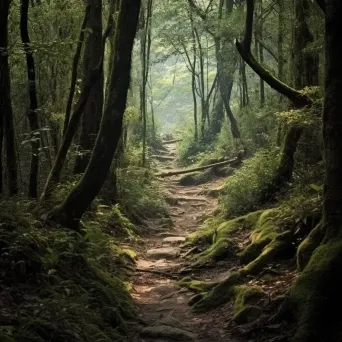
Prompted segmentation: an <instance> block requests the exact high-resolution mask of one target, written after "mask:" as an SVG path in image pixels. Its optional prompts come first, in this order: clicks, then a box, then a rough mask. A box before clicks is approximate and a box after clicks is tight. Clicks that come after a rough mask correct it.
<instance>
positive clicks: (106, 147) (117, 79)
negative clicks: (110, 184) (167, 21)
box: [49, 0, 140, 230]
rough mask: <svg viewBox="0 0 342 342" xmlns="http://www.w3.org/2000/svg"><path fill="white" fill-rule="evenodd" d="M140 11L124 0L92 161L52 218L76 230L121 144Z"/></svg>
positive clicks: (133, 1) (130, 0)
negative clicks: (107, 89) (107, 90)
mask: <svg viewBox="0 0 342 342" xmlns="http://www.w3.org/2000/svg"><path fill="white" fill-rule="evenodd" d="M139 10H140V1H139V0H121V4H120V7H119V10H118V19H117V24H116V29H115V32H116V38H115V61H114V63H113V68H112V72H111V75H110V86H109V89H110V94H111V96H108V99H107V103H106V105H105V109H104V113H103V116H102V120H101V126H100V130H99V134H98V136H97V139H96V142H95V147H94V150H93V153H92V156H91V159H90V161H89V164H88V167H87V169H86V171H85V173H84V175H83V177H82V179H81V180H80V182H79V183H78V184H77V185H76V187H75V188H74V189H73V190H72V191H71V193H70V194H69V195H68V197H67V198H66V199H65V201H64V202H63V203H62V204H61V205H60V206H58V207H56V208H55V209H54V210H53V211H52V212H51V213H50V215H49V216H50V217H51V219H52V220H55V221H58V222H60V223H62V224H65V225H66V226H67V227H69V228H72V229H76V230H77V229H78V227H79V221H80V219H81V217H82V215H83V214H84V212H85V211H86V210H87V208H88V207H89V205H90V204H91V203H92V201H93V200H94V198H95V197H96V196H97V194H98V193H99V192H100V190H101V188H102V185H103V183H104V181H105V179H106V176H107V174H108V171H109V169H110V166H111V163H112V160H113V157H114V154H115V151H116V148H117V146H118V143H119V141H120V136H121V130H122V122H123V115H124V111H125V108H126V100H127V92H128V88H129V81H130V70H131V57H132V49H133V42H134V37H135V34H136V28H137V23H138V19H139Z"/></svg>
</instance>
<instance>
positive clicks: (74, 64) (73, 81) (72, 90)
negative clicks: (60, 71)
mask: <svg viewBox="0 0 342 342" xmlns="http://www.w3.org/2000/svg"><path fill="white" fill-rule="evenodd" d="M89 13H90V6H89V5H88V6H87V8H86V11H85V14H84V18H83V23H82V26H81V31H80V35H79V38H78V43H77V47H76V51H75V55H74V58H73V61H72V71H71V82H70V89H69V96H68V102H67V106H66V111H65V118H64V126H63V135H65V133H66V131H67V128H68V125H69V121H70V114H71V108H72V103H73V101H74V95H75V88H76V81H77V72H78V64H79V60H80V57H81V51H82V46H83V41H84V35H85V28H86V26H87V22H88V18H89Z"/></svg>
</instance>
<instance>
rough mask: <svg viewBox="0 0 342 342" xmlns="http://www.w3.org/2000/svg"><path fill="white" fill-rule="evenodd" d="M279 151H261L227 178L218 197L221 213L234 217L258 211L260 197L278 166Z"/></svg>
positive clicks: (274, 149)
mask: <svg viewBox="0 0 342 342" xmlns="http://www.w3.org/2000/svg"><path fill="white" fill-rule="evenodd" d="M279 152H280V151H279V149H278V148H273V149H271V150H261V151H259V152H257V153H256V154H255V155H254V156H253V157H252V158H250V159H248V160H246V161H245V162H244V164H243V166H242V167H241V169H239V170H238V171H236V172H235V174H234V175H233V176H231V177H229V178H228V180H227V182H226V184H225V187H224V193H223V195H221V197H220V203H221V205H222V213H223V214H224V215H225V216H229V217H235V216H239V215H243V214H246V213H248V212H251V211H254V210H256V209H258V205H259V200H260V196H261V195H262V193H263V191H264V188H265V186H266V185H267V184H268V183H269V182H270V181H271V180H272V176H273V175H274V173H275V171H276V169H277V167H278V165H279Z"/></svg>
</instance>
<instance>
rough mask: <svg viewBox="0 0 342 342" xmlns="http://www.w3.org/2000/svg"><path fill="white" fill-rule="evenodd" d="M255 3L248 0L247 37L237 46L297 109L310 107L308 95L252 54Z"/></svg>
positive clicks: (242, 54) (255, 68) (271, 84)
mask: <svg viewBox="0 0 342 342" xmlns="http://www.w3.org/2000/svg"><path fill="white" fill-rule="evenodd" d="M253 15H254V1H253V0H247V17H246V28H245V36H244V39H243V41H241V42H239V41H238V40H236V42H235V45H236V48H237V50H238V51H239V53H240V55H241V57H242V58H243V59H244V60H245V62H246V63H247V64H248V65H249V66H250V67H251V68H252V69H253V70H254V71H255V72H256V73H257V74H258V75H259V76H260V77H261V78H262V79H263V80H264V81H265V82H266V83H267V84H268V85H269V86H270V87H272V88H273V89H274V90H276V91H278V92H279V93H281V94H283V95H284V96H286V97H287V98H288V99H289V100H290V101H291V102H292V103H293V104H294V105H295V107H297V108H302V107H305V106H310V105H311V104H312V100H311V99H310V97H308V96H307V95H304V94H302V93H300V92H299V91H297V90H295V89H293V88H291V87H289V86H288V85H286V84H285V83H283V82H281V81H280V80H278V79H277V78H276V77H274V76H273V75H272V74H271V73H270V72H269V71H268V70H267V69H265V68H264V67H263V66H261V65H260V64H259V63H258V62H257V60H256V59H255V58H254V56H253V55H252V53H251V41H252V32H253Z"/></svg>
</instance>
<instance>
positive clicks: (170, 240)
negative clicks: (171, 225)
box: [163, 236, 186, 245]
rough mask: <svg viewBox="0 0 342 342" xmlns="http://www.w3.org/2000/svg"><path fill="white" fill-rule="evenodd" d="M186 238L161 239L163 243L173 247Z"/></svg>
mask: <svg viewBox="0 0 342 342" xmlns="http://www.w3.org/2000/svg"><path fill="white" fill-rule="evenodd" d="M185 240H186V237H185V236H169V237H166V238H164V239H163V243H165V244H167V243H169V244H172V245H173V244H174V245H179V244H181V243H182V242H185Z"/></svg>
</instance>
